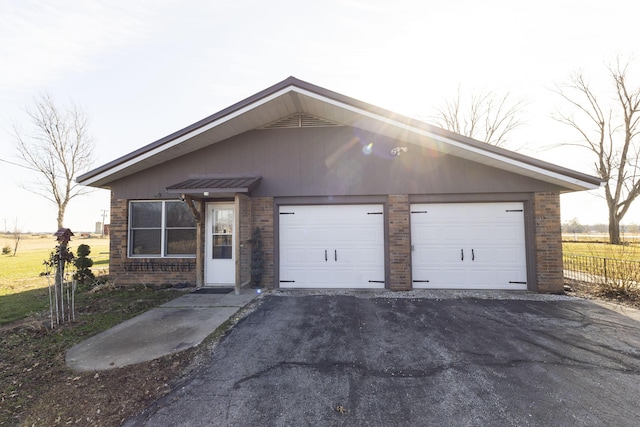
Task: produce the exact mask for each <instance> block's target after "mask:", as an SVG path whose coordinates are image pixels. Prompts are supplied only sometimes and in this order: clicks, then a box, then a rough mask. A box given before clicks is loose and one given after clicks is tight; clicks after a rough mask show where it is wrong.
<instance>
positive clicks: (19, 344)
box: [0, 235, 193, 426]
mask: <svg viewBox="0 0 640 427" xmlns="http://www.w3.org/2000/svg"><path fill="white" fill-rule="evenodd" d="M56 244H57V242H56V241H55V239H54V238H53V237H52V236H45V237H39V236H37V237H36V236H25V237H24V238H23V240H22V241H21V242H20V245H19V247H18V252H17V255H16V256H15V257H14V256H11V255H0V426H5V425H6V426H9V425H58V424H59V425H69V424H73V425H95V426H100V425H119V424H120V423H121V421H122V419H123V417H126V416H131V415H132V414H134V413H135V412H136V411H139V410H141V409H142V408H144V407H146V406H147V405H148V404H150V403H151V402H152V401H153V400H155V399H157V398H159V397H161V396H162V395H163V394H164V393H166V392H168V390H169V385H168V381H169V379H170V378H173V377H176V376H178V375H180V372H182V371H181V370H182V369H183V366H184V365H186V363H187V362H188V361H189V360H190V359H189V358H190V357H191V355H192V353H193V351H192V352H189V351H186V352H182V353H180V354H177V355H171V356H167V357H165V358H161V359H158V360H156V361H152V362H150V363H146V364H139V365H135V366H131V367H125V368H122V369H116V370H113V371H107V372H100V374H99V375H98V374H95V373H93V372H90V373H78V372H72V371H71V370H70V369H69V368H67V367H66V365H65V361H64V357H65V353H66V351H67V350H68V349H69V348H70V347H71V346H73V345H74V344H76V343H79V342H80V341H83V340H84V339H86V338H89V337H91V336H93V335H95V334H97V333H99V332H102V331H104V330H106V329H108V328H110V327H112V326H114V325H117V324H119V323H121V322H123V321H125V320H127V319H129V318H131V317H134V316H136V315H137V314H139V313H142V312H144V311H146V310H148V309H150V308H152V307H156V306H158V305H159V304H162V303H164V302H166V301H169V300H171V299H173V298H176V297H177V296H180V295H183V294H184V293H185V292H186V291H188V290H186V291H185V290H176V289H163V288H162V287H157V286H153V284H151V285H148V286H143V285H140V286H131V287H126V288H116V287H113V286H110V285H109V284H107V285H105V286H103V287H96V288H94V289H92V290H91V291H89V290H88V287H86V286H80V287H79V289H78V291H77V292H76V299H75V304H76V309H75V318H76V321H75V322H72V323H65V324H62V325H59V326H58V327H56V328H55V329H50V328H49V325H50V317H49V292H48V278H47V277H42V276H40V273H41V272H43V271H44V266H43V261H44V260H45V259H47V258H48V257H49V254H50V253H51V251H52V250H53V249H54V247H55V246H56ZM80 244H87V245H89V246H90V247H91V254H90V255H89V256H90V258H92V259H93V260H94V266H93V267H92V271H93V272H94V273H98V274H104V273H106V272H108V254H107V252H108V247H109V240H108V239H99V238H89V239H82V238H74V239H73V240H72V241H71V244H70V245H69V247H70V249H71V250H72V251H73V252H74V253H75V251H76V250H77V247H78V246H79V245H80ZM7 245H9V246H12V245H13V242H12V241H11V239H10V238H4V236H2V235H0V247H4V246H7ZM119 402H120V403H119ZM96 408H98V409H100V410H97V409H96ZM123 414H124V415H123Z"/></svg>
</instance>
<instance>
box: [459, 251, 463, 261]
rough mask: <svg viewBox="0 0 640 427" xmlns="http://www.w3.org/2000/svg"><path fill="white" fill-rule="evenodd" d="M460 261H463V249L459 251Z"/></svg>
mask: <svg viewBox="0 0 640 427" xmlns="http://www.w3.org/2000/svg"><path fill="white" fill-rule="evenodd" d="M460 261H464V249H460Z"/></svg>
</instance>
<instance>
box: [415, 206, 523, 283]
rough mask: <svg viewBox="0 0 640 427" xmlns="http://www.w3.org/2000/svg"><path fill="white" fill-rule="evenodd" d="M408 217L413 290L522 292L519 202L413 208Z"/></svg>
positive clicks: (520, 210)
mask: <svg viewBox="0 0 640 427" xmlns="http://www.w3.org/2000/svg"><path fill="white" fill-rule="evenodd" d="M411 212H412V215H411V241H412V258H411V259H412V275H413V280H414V287H416V288H438V287H441V288H473V289H526V250H525V238H524V209H523V204H522V202H508V203H502V202H500V203H457V204H456V203H450V204H414V205H412V206H411ZM417 212H420V213H419V214H418V213H417ZM424 212H426V213H424ZM462 251H463V253H464V259H462V254H463V253H462ZM510 282H519V283H515V284H514V283H510Z"/></svg>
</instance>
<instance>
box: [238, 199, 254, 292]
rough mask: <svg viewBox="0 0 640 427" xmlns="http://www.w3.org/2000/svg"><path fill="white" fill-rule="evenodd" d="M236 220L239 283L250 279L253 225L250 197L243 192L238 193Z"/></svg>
mask: <svg viewBox="0 0 640 427" xmlns="http://www.w3.org/2000/svg"><path fill="white" fill-rule="evenodd" d="M237 197H238V213H237V215H238V220H239V223H240V230H238V232H237V233H238V237H237V239H238V242H239V244H240V247H239V253H240V259H239V260H238V263H239V273H240V284H241V285H242V284H243V283H246V282H248V281H249V280H251V234H252V233H253V226H252V221H251V199H250V198H249V197H247V196H245V195H243V194H241V195H238V196H237Z"/></svg>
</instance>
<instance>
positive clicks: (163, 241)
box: [127, 199, 198, 258]
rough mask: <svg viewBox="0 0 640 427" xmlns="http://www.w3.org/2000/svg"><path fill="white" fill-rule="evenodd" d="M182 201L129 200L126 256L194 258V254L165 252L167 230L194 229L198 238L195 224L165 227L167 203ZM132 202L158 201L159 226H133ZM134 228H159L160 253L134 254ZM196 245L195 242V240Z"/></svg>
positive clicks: (156, 201)
mask: <svg viewBox="0 0 640 427" xmlns="http://www.w3.org/2000/svg"><path fill="white" fill-rule="evenodd" d="M175 202H179V203H183V202H182V201H181V200H180V199H166V200H129V212H128V215H127V257H128V258H196V254H195V253H194V254H176V255H169V254H167V231H168V230H194V231H195V232H196V239H197V238H198V234H197V225H196V226H194V227H167V225H166V215H167V210H166V206H167V203H175ZM134 203H160V204H161V210H160V227H146V228H133V227H132V224H133V221H132V217H133V209H132V205H133V204H134ZM134 230H159V232H160V253H159V254H134V253H133V245H132V243H133V242H132V239H133V233H132V231H134ZM196 247H197V242H196Z"/></svg>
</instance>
